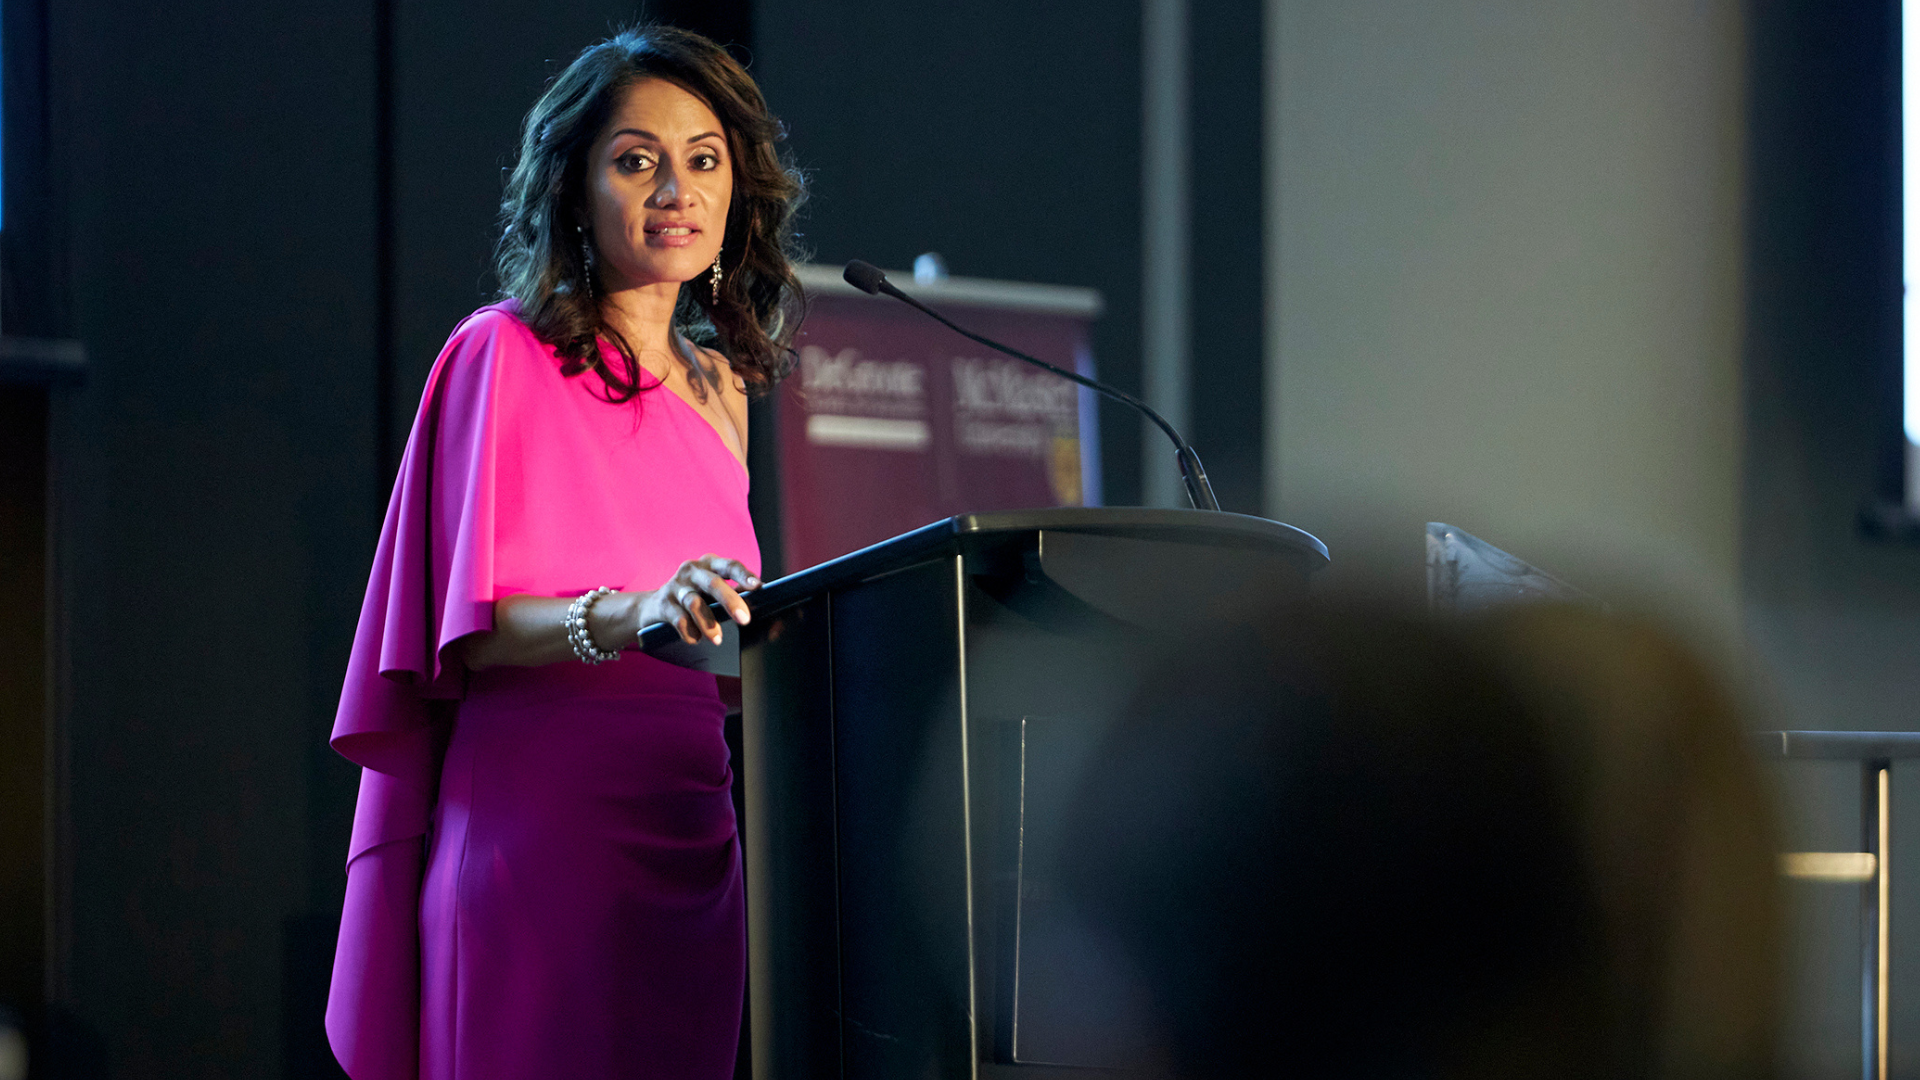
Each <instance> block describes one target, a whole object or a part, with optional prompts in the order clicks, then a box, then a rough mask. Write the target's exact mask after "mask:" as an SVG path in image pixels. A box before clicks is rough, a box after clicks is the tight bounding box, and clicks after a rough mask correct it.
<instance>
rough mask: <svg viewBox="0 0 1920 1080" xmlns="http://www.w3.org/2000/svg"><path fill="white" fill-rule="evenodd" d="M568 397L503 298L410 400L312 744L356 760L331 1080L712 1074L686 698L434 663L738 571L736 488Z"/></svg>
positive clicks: (718, 795) (653, 435) (668, 413)
mask: <svg viewBox="0 0 1920 1080" xmlns="http://www.w3.org/2000/svg"><path fill="white" fill-rule="evenodd" d="M600 390H601V382H600V380H599V378H597V377H596V376H593V375H591V374H589V375H585V376H580V377H574V378H568V377H566V376H564V375H562V374H561V362H560V360H559V359H558V358H557V357H555V355H554V353H553V350H552V349H550V348H548V347H547V346H545V345H543V344H541V343H540V342H539V340H538V339H536V338H535V337H534V336H533V335H532V333H531V332H530V331H529V330H528V329H527V327H526V326H525V325H524V324H523V323H521V322H520V320H519V319H518V318H517V317H516V316H515V315H514V308H513V307H512V306H511V305H495V306H492V307H487V308H482V309H481V310H479V311H477V312H475V313H474V314H473V315H472V316H470V317H468V318H467V319H466V321H464V322H462V323H461V324H460V326H459V327H458V328H457V329H456V330H455V331H454V333H453V336H452V338H451V339H450V340H449V341H448V342H447V346H446V348H445V350H443V351H442V353H441V355H440V359H439V360H438V362H437V363H436V364H435V365H434V368H433V372H432V374H431V375H430V376H429V378H428V381H427V388H426V393H425V395H424V396H423V399H422V401H421V405H420V412H419V415H418V417H417V418H416V420H415V422H414V428H413V435H412V437H411V438H410V439H409V440H408V443H407V451H406V456H405V459H404V460H403V462H402V464H401V468H400V475H399V477H398V479H397V481H396V483H395V486H394V493H393V501H392V504H391V505H390V506H389V508H388V510H387V518H386V524H385V527H384V528H383V529H382V531H381V535H380V545H379V548H378V551H377V552H376V555H375V559H374V567H373V575H372V580H371V582H370V584H369V585H368V588H367V598H366V603H365V606H364V607H363V608H362V610H361V616H360V625H359V630H358V633H357V635H356V637H355V639H354V646H353V654H352V658H351V660H350V662H349V664H348V668H347V678H346V685H345V688H344V691H343V692H342V694H341V700H340V711H339V714H338V717H337V719H336V721H335V724H334V730H333V745H334V747H335V748H336V749H338V750H339V751H340V752H341V753H342V754H345V755H346V756H347V757H348V758H351V759H352V760H353V761H355V762H357V763H358V764H360V765H361V766H363V768H362V773H361V781H360V799H359V804H358V806H357V808H356V811H355V815H354V825H353V840H352V845H351V849H350V852H349V855H348V861H347V897H346V905H345V909H344V911H343V913H342V917H341V926H340V941H339V947H338V951H337V953H336V956H335V961H334V972H333V989H332V993H331V996H330V998H329V1001H328V1005H327V1032H328V1037H329V1039H330V1041H331V1042H332V1045H333V1048H334V1053H335V1055H336V1056H337V1057H338V1058H339V1059H340V1062H341V1064H342V1065H343V1066H344V1067H345V1068H346V1070H347V1073H348V1074H349V1075H350V1076H352V1077H353V1078H354V1080H402V1078H406V1080H413V1078H418V1080H482V1078H494V1077H499V1078H516V1080H518V1078H529V1077H548V1076H551V1077H582V1078H586V1077H592V1078H614V1077H636V1078H638V1077H647V1078H653V1077H662V1078H664V1077H673V1078H684V1080H703V1078H715V1080H718V1078H721V1077H728V1076H731V1075H732V1070H733V1064H734V1054H735V1049H736V1046H737V1039H738V1035H739V1027H740V1008H741V1001H742V997H743V986H744V980H745V969H746V954H745V947H746V943H745V912H744V903H743V899H742V893H741V879H740V854H739V846H738V843H737V841H736V838H735V823H734V815H733V803H732V800H731V794H730V787H731V783H732V772H731V769H730V765H729V762H728V756H727V748H726V743H725V741H724V740H723V738H722V723H723V719H724V715H725V711H724V706H723V705H722V704H721V701H720V698H719V695H718V692H717V689H716V687H715V684H714V680H713V677H712V676H710V675H702V674H699V673H696V672H692V671H688V670H685V669H682V668H677V667H673V666H671V665H668V664H664V663H661V662H659V661H656V660H653V659H651V658H649V657H646V656H643V655H641V654H638V653H633V652H628V653H627V654H625V656H624V658H623V659H621V660H620V661H618V662H613V663H607V664H603V665H600V666H597V667H589V666H587V665H584V664H580V663H577V662H572V661H569V662H566V663H561V664H553V665H549V666H546V667H539V668H494V669H488V670H485V671H479V672H468V671H466V670H464V669H463V668H462V667H461V665H460V663H459V661H458V658H457V656H456V655H455V654H454V653H453V652H452V651H450V650H449V648H448V647H449V645H450V644H451V643H452V642H453V641H455V640H456V639H458V638H460V637H461V636H463V635H466V634H469V633H473V632H475V631H480V630H487V629H491V627H492V625H493V602H494V601H495V600H498V599H500V598H501V597H504V596H508V595H511V594H515V593H530V594H535V595H542V596H573V595H578V594H580V593H582V592H585V591H586V590H588V589H591V588H594V587H596V586H600V585H613V586H615V587H618V588H624V589H652V588H656V587H658V585H659V584H660V583H661V582H663V581H665V580H666V579H667V578H668V577H670V576H671V575H672V574H673V572H674V571H675V570H676V569H677V568H678V567H679V565H680V563H681V562H683V561H685V560H687V559H690V558H696V557H699V556H701V555H704V554H707V553H709V552H712V553H715V554H721V555H728V556H732V557H735V558H739V559H740V560H741V561H743V562H745V563H747V564H748V565H749V566H751V567H753V568H754V570H755V571H756V572H757V571H758V569H759V566H758V561H759V548H758V545H757V544H756V542H755V538H754V534H753V526H752V524H751V522H750V520H749V518H748V516H747V476H746V470H745V469H744V468H742V467H741V465H740V462H739V460H738V459H737V458H735V457H734V456H733V453H732V451H731V450H730V449H729V447H728V446H727V444H726V442H725V441H724V440H723V439H722V438H721V436H720V434H719V432H718V431H716V430H715V429H714V428H713V426H712V425H711V424H710V423H709V422H708V421H707V419H706V418H705V417H704V416H702V415H701V414H700V413H699V412H698V411H696V410H695V409H694V408H693V406H691V405H690V404H688V403H687V402H685V401H683V400H681V399H680V398H679V397H677V396H676V395H675V394H674V393H673V391H672V390H670V389H668V388H666V387H664V386H659V387H655V388H653V389H651V390H649V391H647V392H644V393H642V394H640V395H639V396H638V397H637V398H635V399H634V400H632V401H629V402H626V403H623V404H618V405H615V404H610V403H608V402H607V401H606V400H604V398H603V397H602V396H600V393H599V391H600Z"/></svg>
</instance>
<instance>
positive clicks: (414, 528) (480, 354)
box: [326, 308, 525, 1080]
mask: <svg viewBox="0 0 1920 1080" xmlns="http://www.w3.org/2000/svg"><path fill="white" fill-rule="evenodd" d="M516 331H517V332H518V333H517V334H516ZM524 335H525V331H524V329H522V328H521V327H520V325H519V323H518V321H517V320H516V319H515V318H514V317H513V316H512V315H511V314H509V313H507V312H505V311H503V310H500V309H497V308H483V309H481V310H480V311H478V312H476V313H474V314H473V315H472V316H469V317H468V318H467V319H466V320H465V321H464V322H462V323H461V324H460V326H459V327H457V328H455V330H454V332H453V335H452V337H450V338H449V339H448V341H447V345H446V347H445V348H444V349H443V350H441V353H440V357H439V359H438V360H437V361H435V363H434V366H433V370H432V372H431V373H430V374H429V375H428V377H427V386H426V390H425V392H424V393H423V394H422V396H421V403H420V411H419V413H418V414H417V415H416V416H415V418H414V424H413V432H412V434H411V435H410V436H409V437H408V439H407V449H406V453H405V456H404V457H403V458H402V459H401V462H400V472H399V476H398V477H397V478H396V479H395V481H394V488H393V498H392V501H391V502H390V503H389V504H388V506H387V516H386V522H385V524H384V525H383V526H382V527H381V530H380V544H379V547H378V549H377V550H376V551H375V554H374V560H373V573H372V576H371V578H370V580H369V581H368V583H367V596H366V601H365V603H364V604H363V605H362V607H361V609H360V623H359V628H358V630H357V631H356V632H355V635H354V641H353V653H352V656H351V658H350V659H349V661H348V663H347V676H346V684H345V686H344V687H343V688H342V690H341V694H340V709H339V712H338V714H337V715H336V716H335V719H334V726H333V738H332V743H333V747H334V749H335V750H337V751H339V752H340V753H341V754H343V755H345V756H346V757H347V758H349V759H351V760H352V761H354V762H355V763H357V764H359V765H360V766H362V769H361V773H360V796H359V801H358V803H357V805H356V806H355V809H354V815H353V838H352V842H351V844H350V846H349V850H348V855H347V893H346V902H345V905H344V907H343V909H342V912H341V920H340V938H339V944H338V946H337V949H336V952H335V954H334V968H333V985H332V989H331V992H330V993H329V995H328V999H327V1019H326V1024H327V1036H328V1041H329V1042H330V1043H331V1044H332V1047H333V1050H334V1055H335V1056H336V1057H338V1058H339V1059H340V1063H341V1065H342V1066H343V1067H344V1068H345V1069H346V1071H347V1074H348V1075H349V1076H351V1077H352V1078H353V1080H414V1078H415V1076H416V1075H417V1072H418V1068H419V1064H418V1063H419V1032H420V1019H419V1015H420V971H419V969H420V940H419V903H420V886H421V875H422V873H423V871H424V862H425V847H424V843H423V838H424V837H425V835H426V833H427V830H428V826H429V823H430V821H431V818H432V814H433V805H434V799H435V794H436V792H437V790H438V787H439V774H440V759H441V755H442V753H443V751H444V741H443V739H442V738H441V732H442V731H443V729H444V725H437V724H436V723H435V722H434V716H435V713H436V712H437V711H438V710H436V708H435V707H434V703H435V701H436V700H440V701H446V700H447V699H454V698H458V697H459V696H460V694H461V692H462V689H463V687H464V683H465V676H466V672H465V669H464V668H463V667H462V666H461V664H460V662H459V659H458V657H457V656H456V655H453V654H450V652H449V646H451V645H452V643H453V642H454V641H456V640H457V639H459V638H461V637H463V636H465V635H467V634H470V633H473V632H475V631H481V630H491V629H492V628H493V602H492V596H491V593H492V582H493V572H494V566H493V556H494V459H495V447H496V438H495V429H496V417H497V414H498V413H499V412H500V411H501V400H500V398H501V396H502V385H501V384H502V377H501V375H502V367H503V365H502V364H501V362H500V361H501V356H502V353H503V351H511V350H512V349H513V346H514V340H513V339H514V338H515V337H517V336H524Z"/></svg>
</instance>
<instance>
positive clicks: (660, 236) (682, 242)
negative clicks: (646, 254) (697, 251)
mask: <svg viewBox="0 0 1920 1080" xmlns="http://www.w3.org/2000/svg"><path fill="white" fill-rule="evenodd" d="M646 234H647V244H648V246H658V247H685V246H686V245H688V244H691V243H693V241H694V238H695V237H697V236H699V235H700V227H699V226H698V225H695V224H693V223H692V222H688V221H662V222H659V223H657V224H653V225H648V226H646Z"/></svg>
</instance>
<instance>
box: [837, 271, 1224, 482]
mask: <svg viewBox="0 0 1920 1080" xmlns="http://www.w3.org/2000/svg"><path fill="white" fill-rule="evenodd" d="M841 276H842V277H844V278H845V279H846V281H847V284H849V285H851V286H853V287H854V288H856V289H859V290H860V291H861V292H863V293H868V294H870V295H873V296H878V295H880V294H881V293H885V294H886V295H888V296H891V297H893V298H894V299H895V300H899V301H901V302H903V303H906V304H909V305H911V306H913V307H915V308H918V309H919V310H921V311H922V312H925V313H926V314H928V315H930V316H932V317H933V318H935V319H937V320H939V322H940V323H941V324H942V325H943V326H945V327H946V328H947V329H949V330H952V331H953V332H954V333H956V334H959V335H960V336H961V337H964V338H967V339H968V340H970V341H977V342H979V343H980V344H982V345H985V346H986V347H987V348H989V349H992V350H994V351H995V352H999V353H1005V354H1006V355H1008V356H1011V357H1013V358H1014V359H1015V360H1024V361H1026V362H1027V363H1029V364H1032V365H1033V366H1035V367H1039V368H1045V369H1046V370H1048V371H1051V372H1053V373H1054V374H1055V375H1058V376H1060V377H1061V378H1063V379H1066V380H1068V381H1070V382H1076V383H1079V384H1080V385H1081V386H1084V387H1086V388H1087V389H1089V390H1095V391H1098V392H1100V393H1102V394H1105V395H1106V396H1108V397H1110V398H1112V399H1114V400H1115V401H1118V402H1122V403H1124V404H1127V405H1131V406H1132V407H1134V408H1135V409H1138V410H1139V411H1140V413H1141V415H1143V416H1145V417H1146V418H1147V419H1149V420H1151V421H1153V422H1154V424H1155V425H1157V426H1158V427H1159V428H1160V430H1161V431H1164V432H1166V434H1167V438H1169V439H1171V440H1173V452H1174V460H1176V461H1178V462H1179V463H1180V479H1181V480H1182V481H1183V482H1184V483H1185V484H1186V488H1187V501H1188V502H1189V503H1192V504H1193V508H1194V509H1195V510H1218V509H1220V500H1218V499H1216V498H1214V496H1213V485H1212V484H1209V483H1207V470H1206V468H1205V467H1204V466H1202V465H1201V464H1200V455H1199V454H1196V453H1194V452H1193V447H1192V446H1189V445H1188V444H1187V440H1185V439H1183V438H1181V437H1180V433H1179V432H1177V431H1175V430H1173V425H1172V424H1169V423H1167V421H1166V418H1165V417H1162V416H1161V415H1160V414H1159V413H1157V412H1154V411H1153V409H1151V408H1149V407H1148V405H1147V403H1146V402H1144V401H1141V400H1140V399H1139V398H1136V397H1134V396H1133V395H1132V394H1129V393H1127V392H1126V391H1125V390H1121V389H1118V388H1116V387H1112V386H1108V385H1107V384H1106V383H1103V382H1100V381H1099V380H1097V379H1089V378H1087V377H1086V376H1085V375H1082V374H1080V373H1079V372H1077V371H1068V370H1067V369H1065V368H1062V367H1056V366H1054V365H1052V364H1049V363H1047V362H1046V361H1045V360H1041V359H1038V358H1036V357H1032V356H1028V355H1027V354H1026V353H1023V352H1021V351H1019V350H1018V349H1010V348H1008V347H1007V346H1005V345H1002V344H1000V343H999V342H997V341H994V340H993V339H991V338H985V337H981V336H980V335H979V334H976V333H974V332H973V331H971V330H968V329H967V328H966V327H963V326H960V325H957V324H956V323H954V321H953V320H951V319H949V318H947V317H946V316H945V315H942V314H940V313H939V312H937V311H935V310H933V309H932V308H930V307H928V306H927V305H925V304H923V303H921V302H920V301H918V300H915V299H914V298H913V297H911V296H908V295H907V294H906V293H903V292H901V291H900V290H899V289H898V288H895V287H894V284H893V282H891V281H888V280H887V275H886V274H885V273H883V272H882V271H881V270H880V268H879V267H877V266H875V265H873V264H872V263H870V262H864V261H862V260H860V259H855V260H853V261H852V262H850V263H848V264H847V269H846V270H845V272H844V273H842V274H841Z"/></svg>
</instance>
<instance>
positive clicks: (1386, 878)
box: [1060, 607, 1780, 1080]
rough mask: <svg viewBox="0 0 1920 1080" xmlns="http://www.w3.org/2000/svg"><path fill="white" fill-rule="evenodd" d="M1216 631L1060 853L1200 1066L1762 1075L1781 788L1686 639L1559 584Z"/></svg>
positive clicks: (1183, 1051)
mask: <svg viewBox="0 0 1920 1080" xmlns="http://www.w3.org/2000/svg"><path fill="white" fill-rule="evenodd" d="M1222 636H1223V637H1224V638H1225V644H1224V645H1221V644H1219V643H1215V642H1209V643H1208V645H1207V647H1206V648H1205V649H1202V650H1193V651H1191V652H1189V653H1188V654H1187V655H1185V656H1182V657H1179V658H1178V659H1177V662H1175V663H1172V664H1170V665H1169V666H1168V667H1167V668H1166V674H1165V675H1164V676H1163V677H1161V678H1159V679H1158V680H1149V682H1148V684H1147V687H1146V689H1145V691H1144V692H1143V693H1142V694H1141V695H1140V696H1139V698H1138V699H1137V701H1136V702H1135V704H1134V705H1133V707H1132V708H1131V710H1130V712H1129V714H1128V715H1127V717H1126V718H1125V719H1124V720H1123V721H1122V722H1121V723H1120V724H1119V725H1118V726H1117V727H1116V728H1115V729H1114V731H1113V732H1112V734H1111V736H1110V737H1109V739H1108V740H1107V742H1106V743H1105V744H1104V745H1103V748H1102V750H1101V751H1100V753H1099V754H1098V756H1097V758H1096V760H1095V761H1094V762H1093V763H1092V764H1091V765H1090V766H1089V767H1088V769H1087V772H1086V773H1085V774H1084V777H1085V779H1084V780H1083V781H1082V789H1081V792H1080V795H1079V798H1078V801H1077V803H1076V807H1075V810H1074V811H1073V815H1072V819H1071V821H1070V822H1069V824H1068V827H1067V837H1068V838H1067V840H1066V841H1065V842H1064V844H1063V845H1062V850H1061V856H1060V857H1061V863H1062V872H1063V874H1064V876H1065V887H1066V889H1067V891H1068V893H1069V896H1070V897H1071V899H1072V901H1073V903H1074V904H1075V906H1076V908H1077V909H1078V910H1079V911H1080V917H1081V918H1082V919H1083V920H1085V921H1086V922H1088V923H1089V924H1090V925H1093V926H1095V927H1097V928H1099V930H1100V931H1101V932H1102V933H1104V934H1106V935H1109V936H1110V937H1111V938H1113V939H1115V940H1118V941H1119V942H1120V943H1121V945H1122V947H1123V948H1124V949H1125V950H1126V951H1127V952H1128V954H1129V956H1128V959H1129V961H1130V963H1131V965H1132V966H1133V967H1134V968H1135V969H1136V970H1138V971H1139V972H1140V973H1141V978H1142V980H1143V981H1144V982H1145V983H1146V984H1147V992H1148V994H1149V996H1150V997H1151V998H1152V1000H1153V1001H1154V1002H1155V1006H1156V1009H1157V1017H1158V1020H1159V1022H1160V1024H1161V1027H1162V1031H1163V1038H1164V1042H1165V1044H1166V1045H1165V1049H1166V1052H1167V1056H1168V1057H1169V1059H1170V1060H1171V1061H1172V1062H1173V1068H1174V1070H1175V1071H1176V1073H1177V1074H1178V1075H1180V1076H1182V1077H1189V1078H1199V1077H1247V1076H1260V1075H1274V1074H1282V1073H1284V1074H1289V1075H1300V1076H1341V1077H1361V1078H1366V1077H1395V1078H1401V1080H1404V1078H1410V1077H1509V1076H1511V1077H1549V1076H1551V1077H1556V1078H1565V1077H1587V1076H1591V1077H1603V1076H1604V1077H1624V1076H1633V1077H1688V1078H1718V1077H1763V1076H1769V1075H1771V1070H1772V1063H1773V1051H1774V1045H1773V1042H1772V1039H1773V1037H1774V1032H1775V1028H1776V1015H1777V1013H1776V1008H1777V1006H1776V997H1777V990H1778V987H1779V968H1778V965H1779V962H1780V957H1779V948H1778V944H1779V932H1780V931H1779V927H1780V910H1779V898H1778V892H1777V889H1778V886H1777V883H1776V878H1775V866H1776V862H1775V859H1776V856H1775V852H1776V850H1777V849H1776V847H1775V846H1774V843H1773V835H1772V814H1771V809H1770V806H1769V804H1768V803H1767V801H1766V799H1765V798H1764V794H1763V789H1762V787H1761V783H1760V779H1759V776H1758V766H1757V764H1756V763H1754V762H1753V761H1752V760H1750V759H1749V757H1748V756H1747V753H1746V751H1745V746H1744V743H1743V742H1742V737H1741V734H1740V725H1739V724H1738V722H1737V717H1736V716H1735V712H1734V709H1733V708H1732V706H1731V705H1730V704H1729V700H1728V698H1727V696H1726V695H1725V694H1724V693H1723V692H1722V691H1721V689H1720V688H1719V687H1718V686H1717V685H1716V684H1715V682H1714V680H1713V678H1712V677H1711V676H1710V675H1709V673H1708V672H1707V670H1706V668H1705V667H1704V666H1703V665H1702V664H1701V663H1700V662H1699V661H1698V660H1697V659H1695V658H1694V657H1693V655H1692V654H1691V653H1689V651H1688V650H1686V649H1685V648H1684V647H1682V646H1681V645H1680V644H1679V643H1678V642H1677V641H1675V640H1674V639H1672V638H1671V637H1669V636H1667V635H1666V634H1664V633H1663V632H1661V631H1660V630H1658V629H1655V628H1653V627H1650V626H1647V625H1642V624H1638V623H1634V622H1630V621H1621V620H1616V619H1612V618H1609V617H1605V616H1601V615H1597V614H1593V613H1590V612H1585V611H1576V610H1571V609H1559V608H1537V609H1531V610H1522V609H1515V610H1512V611H1509V612H1506V613H1502V614H1499V615H1495V616H1493V617H1488V618H1483V619H1480V620H1478V621H1474V622H1470V623H1456V624H1445V623H1433V622H1429V621H1427V620H1425V619H1419V618H1411V617H1399V616H1396V615H1392V614H1387V613H1383V612H1381V611H1379V610H1377V609H1376V610H1366V609H1361V608H1356V607H1349V608H1347V609H1345V610H1335V609H1333V608H1331V607H1322V608H1319V609H1317V610H1311V611H1307V612H1303V613H1299V614H1297V615H1292V616H1289V617H1288V618H1286V619H1284V620H1281V619H1275V618H1273V617H1272V616H1271V615H1266V616H1264V617H1249V618H1248V619H1245V620H1243V621H1242V622H1241V623H1239V624H1236V629H1235V631H1234V632H1232V633H1228V634H1225V635H1222Z"/></svg>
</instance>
